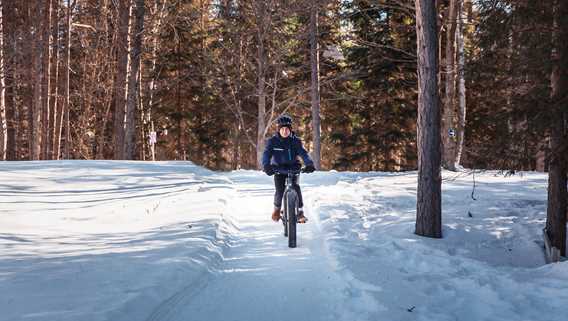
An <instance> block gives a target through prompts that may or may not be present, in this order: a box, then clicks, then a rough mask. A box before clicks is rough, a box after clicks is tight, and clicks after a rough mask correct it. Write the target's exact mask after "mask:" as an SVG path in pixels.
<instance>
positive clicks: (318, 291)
mask: <svg viewBox="0 0 568 321" xmlns="http://www.w3.org/2000/svg"><path fill="white" fill-rule="evenodd" d="M0 166H1V170H0V311H1V312H0V321H23V320H26V321H28V320H32V321H52V320H58V321H76V320H81V321H106V320H108V321H126V320H128V321H152V320H156V321H157V320H159V321H163V320H170V321H177V320H180V321H181V320H184V321H185V320H224V321H225V320H242V321H255V320H259V321H264V320H271V321H272V320H310V321H311V320H338V321H343V320H344V321H359V320H360V321H367V320H393V321H406V320H408V321H410V320H424V321H431V320H436V321H446V320H447V321H454V320H462V321H463V320H465V321H480V320H491V321H509V320H527V321H529V320H535V321H536V320H538V321H558V320H563V319H562V317H563V316H564V313H565V308H566V302H568V291H567V290H566V284H568V262H562V263H558V264H551V265H545V264H544V259H543V255H542V234H541V233H542V227H543V226H544V221H545V218H546V186H547V177H546V174H542V173H520V174H518V175H515V176H503V175H502V174H500V173H498V172H485V173H479V174H477V175H476V183H477V184H476V190H475V200H474V199H472V198H471V192H472V176H471V175H468V174H467V173H458V174H456V173H448V172H444V182H443V206H442V207H443V233H444V238H443V239H440V240H433V239H427V238H422V237H418V236H416V235H414V234H413V228H414V220H415V213H416V212H415V206H416V203H415V202H416V173H415V172H408V173H349V172H344V173H338V172H317V173H314V174H310V175H304V176H302V189H303V191H304V197H305V204H306V205H305V209H306V211H307V216H308V217H309V218H310V221H309V223H308V224H304V225H300V226H299V231H298V235H299V237H298V248H296V249H290V248H288V247H287V241H286V238H284V236H283V235H282V225H281V223H278V224H276V223H274V222H272V221H271V220H270V212H271V209H272V195H273V188H274V187H273V183H272V178H270V177H267V176H266V175H264V174H262V173H261V172H258V171H234V172H230V173H222V172H212V171H209V170H206V169H204V168H201V167H199V166H195V165H193V164H191V163H189V162H157V163H150V162H115V161H63V162H4V163H2V164H1V165H0Z"/></svg>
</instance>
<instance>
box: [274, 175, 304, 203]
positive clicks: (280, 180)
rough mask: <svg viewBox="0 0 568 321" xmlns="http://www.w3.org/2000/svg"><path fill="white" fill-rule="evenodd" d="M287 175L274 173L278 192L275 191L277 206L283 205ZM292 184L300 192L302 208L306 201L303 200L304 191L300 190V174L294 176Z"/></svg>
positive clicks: (299, 198) (299, 197)
mask: <svg viewBox="0 0 568 321" xmlns="http://www.w3.org/2000/svg"><path fill="white" fill-rule="evenodd" d="M286 177H287V176H286V175H280V174H275V175H274V186H275V187H276V193H274V206H275V207H277V208H281V207H282V197H283V196H284V189H285V188H286ZM292 186H293V187H294V189H295V190H296V192H297V193H298V200H299V205H298V207H300V208H302V207H303V206H304V202H303V200H302V191H301V190H300V185H298V176H295V177H294V179H293V184H292Z"/></svg>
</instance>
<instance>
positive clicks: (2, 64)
mask: <svg viewBox="0 0 568 321" xmlns="http://www.w3.org/2000/svg"><path fill="white" fill-rule="evenodd" d="M3 11H4V1H3V0H0V161H2V160H6V154H7V153H6V150H7V148H6V147H7V140H8V126H7V122H6V58H5V56H4V32H5V30H4V19H3V14H2V13H3Z"/></svg>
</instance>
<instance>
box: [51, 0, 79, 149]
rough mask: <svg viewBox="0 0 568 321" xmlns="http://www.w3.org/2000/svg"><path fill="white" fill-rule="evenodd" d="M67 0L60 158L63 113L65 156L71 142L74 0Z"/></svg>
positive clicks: (59, 136) (58, 142) (59, 131)
mask: <svg viewBox="0 0 568 321" xmlns="http://www.w3.org/2000/svg"><path fill="white" fill-rule="evenodd" d="M70 2H71V1H70V0H69V1H68V2H67V22H66V25H67V27H66V28H65V29H66V33H65V52H64V53H65V54H64V57H63V75H64V76H65V77H64V82H63V84H64V89H63V92H64V94H65V98H64V101H63V110H62V111H61V114H60V117H61V118H60V125H59V126H58V133H57V146H56V149H55V150H56V151H57V159H60V158H61V154H60V149H61V148H60V145H61V132H62V128H63V115H65V158H66V159H69V158H70V154H69V153H70V147H71V146H70V144H71V131H70V126H71V124H70V123H69V108H70V104H69V103H70V100H69V87H70V86H69V67H70V64H71V12H73V10H72V7H74V6H75V1H73V5H71V3H70Z"/></svg>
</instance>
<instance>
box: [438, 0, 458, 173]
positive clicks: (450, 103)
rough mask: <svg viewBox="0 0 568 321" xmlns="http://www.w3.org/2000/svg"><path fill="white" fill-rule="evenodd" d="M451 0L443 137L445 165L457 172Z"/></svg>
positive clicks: (451, 5) (454, 7)
mask: <svg viewBox="0 0 568 321" xmlns="http://www.w3.org/2000/svg"><path fill="white" fill-rule="evenodd" d="M457 1H460V0H449V7H448V14H447V17H446V57H445V76H446V77H445V81H446V83H445V84H446V92H445V94H446V95H445V101H444V113H443V117H442V126H443V130H442V137H443V143H444V151H443V165H444V168H446V169H448V170H452V171H455V170H456V159H455V158H456V138H457V136H456V134H455V132H456V126H455V119H454V118H455V109H456V108H455V107H456V106H455V104H454V102H455V99H454V97H455V88H456V72H455V70H456V64H455V55H456V53H455V48H456V45H455V41H456V29H457V28H456V16H457V5H456V2H457Z"/></svg>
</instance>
